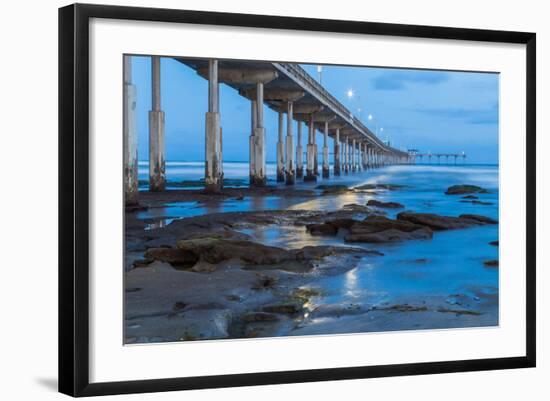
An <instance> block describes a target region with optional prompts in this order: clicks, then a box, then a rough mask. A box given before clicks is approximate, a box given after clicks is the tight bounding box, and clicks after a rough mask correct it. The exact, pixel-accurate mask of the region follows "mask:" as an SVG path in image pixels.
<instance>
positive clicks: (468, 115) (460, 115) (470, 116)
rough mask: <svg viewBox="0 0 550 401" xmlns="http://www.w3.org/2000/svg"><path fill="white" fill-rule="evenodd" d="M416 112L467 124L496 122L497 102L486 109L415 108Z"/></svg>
mask: <svg viewBox="0 0 550 401" xmlns="http://www.w3.org/2000/svg"><path fill="white" fill-rule="evenodd" d="M415 111H416V112H418V113H422V114H427V115H429V116H432V117H439V118H446V119H453V120H462V121H463V122H465V123H467V124H479V125H485V124H498V104H494V105H493V106H492V107H490V108H487V109H475V110H472V109H464V108H447V109H416V110H415Z"/></svg>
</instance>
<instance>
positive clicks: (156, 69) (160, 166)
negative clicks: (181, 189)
mask: <svg viewBox="0 0 550 401" xmlns="http://www.w3.org/2000/svg"><path fill="white" fill-rule="evenodd" d="M151 88H152V90H151V94H152V98H151V111H150V112H149V191H154V192H159V191H164V189H165V187H166V163H165V156H164V154H165V153H164V152H165V150H164V112H163V111H162V107H161V97H160V57H159V56H152V57H151Z"/></svg>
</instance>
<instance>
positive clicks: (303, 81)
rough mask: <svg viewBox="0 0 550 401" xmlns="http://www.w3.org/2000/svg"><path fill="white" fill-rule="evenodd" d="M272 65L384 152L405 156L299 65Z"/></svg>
mask: <svg viewBox="0 0 550 401" xmlns="http://www.w3.org/2000/svg"><path fill="white" fill-rule="evenodd" d="M273 66H274V67H275V68H276V69H277V70H279V71H281V72H283V73H284V74H285V75H287V76H288V77H289V78H291V79H292V80H293V81H295V82H296V83H297V84H299V85H300V86H301V87H303V88H304V89H305V90H306V91H307V92H308V93H310V94H311V95H312V96H314V97H315V98H317V100H319V101H320V102H321V103H323V104H324V105H325V106H327V107H328V108H329V109H330V110H331V111H333V112H334V113H336V114H338V116H339V117H340V118H342V119H343V120H344V121H346V122H347V123H348V124H350V125H351V126H352V127H353V128H354V129H355V130H357V131H358V132H359V133H361V134H362V135H363V136H365V137H367V138H368V139H369V140H370V141H371V142H372V143H373V144H374V145H376V146H377V147H378V148H380V149H381V150H383V151H385V152H391V153H395V154H400V155H402V156H406V155H407V153H406V152H402V151H399V150H397V149H394V148H392V147H390V146H388V145H387V144H386V143H384V142H383V141H381V140H380V138H378V137H377V136H376V135H375V134H374V133H373V132H372V131H371V130H370V129H368V127H367V126H365V125H364V124H363V123H362V122H361V121H360V120H359V119H358V118H355V117H354V116H353V113H352V112H351V111H349V110H348V109H347V108H346V107H345V106H344V105H343V104H342V103H341V102H340V101H339V100H338V99H336V98H335V97H334V96H333V95H332V94H331V93H330V92H328V91H327V90H326V89H325V88H324V87H323V86H322V85H321V84H320V83H319V82H317V81H316V80H315V79H314V78H313V77H312V76H311V75H309V74H308V73H307V71H306V70H304V69H303V68H302V67H301V66H300V65H298V64H291V63H273Z"/></svg>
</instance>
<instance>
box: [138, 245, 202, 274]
mask: <svg viewBox="0 0 550 401" xmlns="http://www.w3.org/2000/svg"><path fill="white" fill-rule="evenodd" d="M145 258H146V259H152V260H160V261H161V262H166V263H169V264H170V265H172V267H174V268H184V269H187V268H191V267H193V265H195V263H197V262H198V261H199V255H197V254H195V253H193V252H190V251H187V250H183V249H177V248H149V249H147V251H145Z"/></svg>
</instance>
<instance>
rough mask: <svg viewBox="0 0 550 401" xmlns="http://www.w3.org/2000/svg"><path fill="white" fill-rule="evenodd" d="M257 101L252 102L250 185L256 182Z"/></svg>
mask: <svg viewBox="0 0 550 401" xmlns="http://www.w3.org/2000/svg"><path fill="white" fill-rule="evenodd" d="M256 125H257V123H256V100H251V101H250V136H249V137H248V176H249V179H250V181H249V182H250V183H252V181H253V180H254V171H256V169H255V167H254V164H255V163H254V158H255V154H256V146H255V139H254V135H255V130H256Z"/></svg>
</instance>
